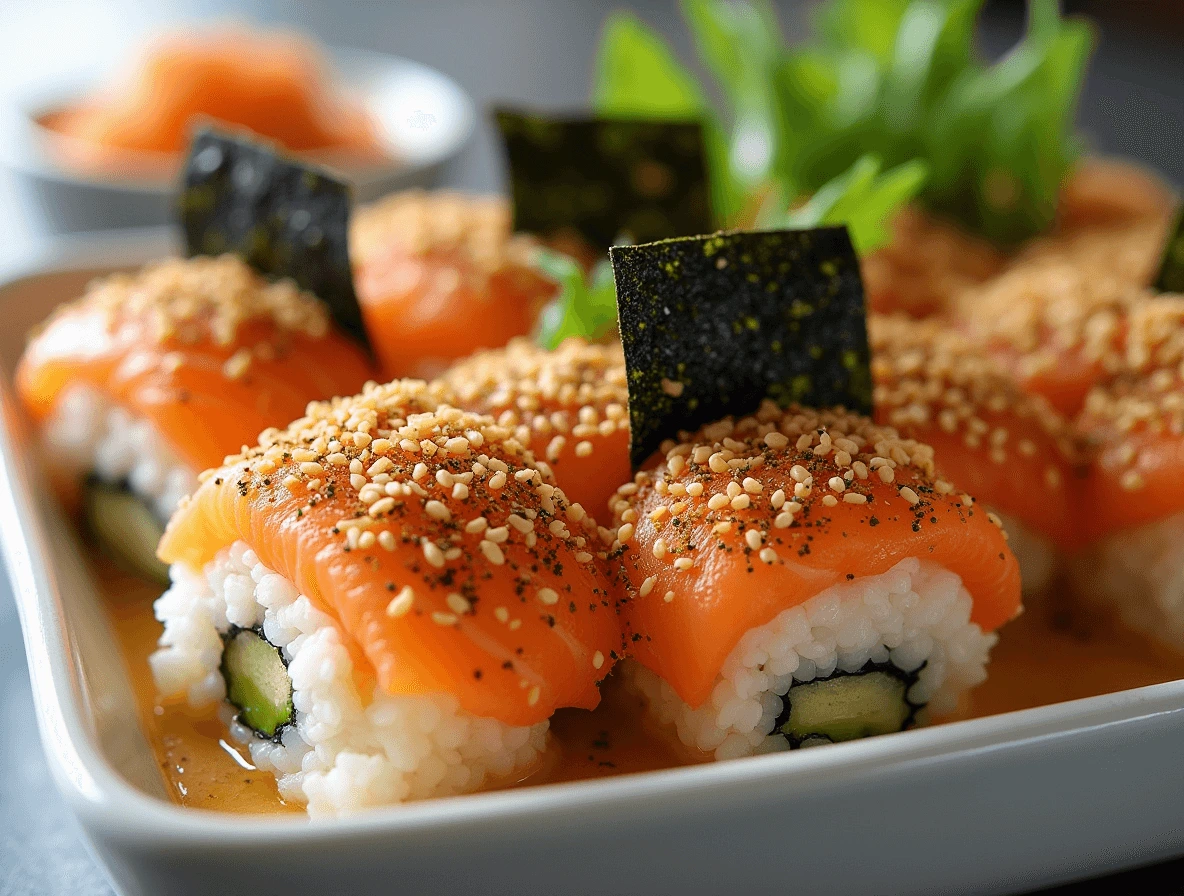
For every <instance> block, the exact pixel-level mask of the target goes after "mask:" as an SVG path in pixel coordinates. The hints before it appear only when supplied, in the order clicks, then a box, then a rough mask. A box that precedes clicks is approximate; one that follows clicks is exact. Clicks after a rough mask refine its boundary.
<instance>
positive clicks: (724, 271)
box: [609, 227, 872, 467]
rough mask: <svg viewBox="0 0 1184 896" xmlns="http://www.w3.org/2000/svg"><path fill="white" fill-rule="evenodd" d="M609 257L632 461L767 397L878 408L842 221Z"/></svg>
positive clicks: (623, 250) (858, 283) (859, 289)
mask: <svg viewBox="0 0 1184 896" xmlns="http://www.w3.org/2000/svg"><path fill="white" fill-rule="evenodd" d="M609 257H610V258H611V259H612V263H613V272H614V275H615V278H616V285H617V314H618V317H619V321H620V328H621V341H622V343H623V344H624V347H625V364H626V367H627V369H628V376H629V422H630V426H631V433H630V447H629V450H630V457H631V459H632V461H633V464H634V466H635V467H636V466H639V465H640V464H641V463H642V462H643V461H644V460H645V459H646V458H647V457H648V456H649V455H650V454H651V453H652V452H653V451H654V450H655V449H656V448H657V447H658V446H659V445H660V444H661V443H662V440H663V439H666V438H674V437H676V436H677V435H678V433H679V432H680V431H682V430H693V429H695V428H697V427H698V426H700V425H702V424H705V423H709V422H711V421H713V420H718V419H719V418H721V417H725V416H728V415H729V414H730V415H734V416H739V415H742V414H747V413H750V412H752V411H754V410H756V409H757V407H758V406H759V405H760V403H761V401H762V400H763V399H765V398H771V399H773V400H774V401H776V402H777V403H778V404H779V405H781V406H782V407H785V406H788V405H789V404H791V403H794V402H797V403H799V404H803V405H811V406H813V407H818V408H823V407H833V406H835V405H843V406H844V407H846V408H848V409H849V410H853V411H857V412H859V413H863V414H870V413H871V409H872V384H871V371H870V367H869V364H870V351H869V349H868V342H867V322H866V318H865V313H864V299H863V281H862V280H861V279H860V274H859V260H858V258H857V257H856V254H855V249H854V248H853V247H852V245H851V240H850V238H849V236H848V234H847V229H846V228H845V227H820V228H816V229H812V230H774V231H755V232H754V231H734V232H729V233H718V234H715V235H713V236H701V237H693V238H686V239H674V240H665V241H662V242H657V243H650V244H648V245H642V246H619V247H613V248H612V249H610V250H609Z"/></svg>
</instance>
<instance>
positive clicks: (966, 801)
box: [0, 231, 1184, 896]
mask: <svg viewBox="0 0 1184 896" xmlns="http://www.w3.org/2000/svg"><path fill="white" fill-rule="evenodd" d="M168 249H169V240H168V236H167V234H165V233H162V232H159V231H158V232H150V233H143V232H141V233H122V234H120V233H113V234H111V235H108V236H104V237H101V238H92V237H88V238H85V239H75V240H70V241H67V242H61V243H53V244H47V245H46V246H44V247H43V249H42V250H41V251H40V252H39V253H38V255H37V257H36V258H35V259H33V260H32V261H31V262H29V263H28V264H27V265H26V266H25V267H24V269H23V272H22V271H16V270H10V271H8V272H6V273H4V272H0V320H3V321H4V324H5V326H4V327H3V329H2V332H0V361H2V363H3V374H2V375H0V404H2V407H0V410H2V412H3V414H2V418H0V422H2V424H3V425H2V428H0V546H2V548H3V553H4V558H5V561H6V564H7V568H8V573H9V576H10V577H11V578H12V584H13V590H14V592H15V594H16V598H17V602H18V604H19V609H20V616H21V624H22V627H23V630H24V637H25V645H26V648H27V652H28V658H29V665H30V670H31V674H32V680H33V692H34V697H35V701H36V707H37V716H38V724H39V726H40V731H41V738H42V742H43V744H44V746H45V750H46V753H47V754H48V756H49V762H50V766H51V768H52V769H53V773H54V776H55V778H56V780H57V783H58V786H59V787H60V788H61V790H62V792H63V794H64V795H65V797H66V799H67V801H68V802H69V804H70V806H71V808H72V809H73V811H74V812H75V813H76V814H77V816H78V819H79V821H80V823H81V825H82V827H83V829H84V831H85V832H86V835H87V837H88V838H89V840H90V843H91V845H92V846H93V848H94V851H95V853H96V854H97V855H98V856H99V858H100V859H101V860H102V861H103V862H104V864H105V865H106V867H107V869H108V871H109V873H110V874H111V877H112V879H113V880H114V881H115V883H116V886H117V887H118V888H119V889H120V890H121V891H122V892H124V893H128V894H140V893H150V894H158V893H166V892H167V893H171V894H182V896H183V894H198V893H220V894H226V896H231V894H244V896H263V894H271V893H275V894H283V896H302V894H318V896H320V894H324V893H326V892H332V893H345V892H365V893H384V892H391V893H395V892H400V893H402V892H406V893H462V892H463V893H469V892H472V893H481V894H502V893H505V894H515V896H524V894H533V893H539V894H555V893H605V894H609V893H612V894H625V893H637V894H647V896H655V894H662V893H671V894H675V893H676V894H680V896H687V894H697V893H702V894H718V893H724V892H728V893H742V892H801V893H809V892H819V891H826V892H833V893H853V892H876V893H897V892H900V893H905V892H908V893H926V892H929V893H950V892H958V893H972V892H978V893H989V892H1000V891H1006V890H1014V889H1021V888H1022V889H1027V888H1031V887H1035V886H1038V885H1042V884H1051V883H1055V882H1058V881H1062V880H1066V879H1069V878H1072V877H1080V876H1085V875H1089V874H1096V873H1100V872H1103V871H1106V870H1111V869H1116V868H1119V867H1123V866H1127V865H1133V864H1136V863H1143V862H1151V861H1155V860H1158V859H1162V858H1166V857H1169V856H1173V855H1177V854H1181V853H1184V762H1181V753H1182V752H1184V750H1182V747H1184V682H1172V683H1169V684H1163V685H1156V686H1153V687H1147V688H1140V689H1137V690H1131V691H1124V692H1122V693H1118V694H1113V695H1109V696H1103V697H1094V698H1090V699H1087V700H1077V701H1074V702H1071V703H1062V704H1058V705H1056V706H1050V707H1044V708H1040V709H1032V710H1025V711H1022V712H1014V713H1008V714H1006V715H1000V716H994V717H991V718H985V719H977V720H973V721H966V722H957V723H953V724H948V725H942V726H938V727H934V728H927V729H920V730H915V731H908V732H904V733H902V734H894V735H889V736H886V737H880V738H875V739H872V740H865V741H860V742H854V743H848V744H839V745H836V746H833V747H827V748H826V749H821V750H808V751H802V752H798V753H784V754H778V755H772V756H764V757H758V758H754V759H747V760H740V761H735V762H727V763H719V764H715V765H706V766H696V767H693V768H684V769H674V770H670V771H663V772H651V773H647V774H643V775H634V776H625V777H620V778H614V779H609V780H603V781H587V782H579V783H572V784H557V785H548V786H543V787H534V788H526V789H521V790H513V791H506V792H500V793H490V794H483V795H477V796H469V797H457V798H452V799H444V800H436V801H430V802H424V803H419V804H414V805H409V806H404V807H397V808H392V809H389V810H383V811H376V812H373V813H371V814H368V815H364V816H361V817H358V818H353V819H348V820H343V821H333V822H323V823H310V822H308V821H305V820H302V819H300V818H298V817H271V816H255V817H246V816H237V815H228V814H219V813H213V812H205V811H201V810H195V809H185V808H181V807H179V806H176V805H174V804H173V803H171V802H169V801H168V799H167V797H166V796H165V790H164V786H163V783H162V781H161V779H160V775H159V772H158V770H157V767H156V763H155V760H154V758H153V755H152V751H151V749H150V747H149V745H148V743H147V741H146V740H145V737H144V735H143V733H142V732H141V730H140V728H139V723H138V721H137V717H136V711H135V707H134V704H133V701H132V698H131V690H130V684H129V682H128V680H127V676H126V672H125V670H124V668H123V664H122V661H121V658H120V654H119V651H118V649H117V648H116V647H115V646H113V645H114V639H113V637H112V635H111V632H110V630H109V628H108V623H107V621H106V619H105V617H104V615H103V612H102V609H101V606H100V604H99V599H98V596H97V594H96V591H95V588H94V584H93V582H91V581H90V580H89V578H88V573H87V572H86V570H85V568H84V566H83V564H82V563H81V562H80V559H79V554H78V551H79V550H80V548H79V545H78V542H77V540H76V539H75V538H74V535H73V533H72V532H71V530H70V527H69V526H68V525H67V524H66V523H65V522H64V521H63V519H62V518H61V516H60V515H59V513H58V512H57V510H56V509H55V507H54V505H53V502H52V500H51V499H50V498H49V497H48V492H47V491H46V489H45V487H44V485H43V484H42V481H41V477H40V474H39V472H38V471H37V470H36V469H35V465H34V463H33V460H32V457H31V452H30V450H29V444H28V441H27V432H26V427H25V425H24V423H23V421H22V418H21V416H20V414H19V412H18V410H17V408H16V406H15V404H14V400H13V395H12V391H11V388H10V385H9V383H10V382H11V374H12V370H13V367H14V365H15V363H16V359H17V357H18V356H19V353H20V351H21V348H22V346H23V344H24V335H23V334H24V333H25V332H26V330H27V329H28V328H29V327H30V326H31V325H33V324H34V323H36V322H37V321H39V320H41V319H43V318H44V317H45V316H46V315H47V314H48V313H49V311H50V309H51V308H52V307H53V305H54V304H55V303H56V302H58V301H61V300H65V299H69V298H72V297H73V296H75V295H77V294H78V292H79V289H80V287H81V285H82V283H84V282H85V280H86V279H87V278H88V276H90V275H93V274H94V273H96V272H98V271H99V270H101V269H109V268H112V267H117V266H126V265H130V264H138V263H140V262H142V261H144V260H146V259H148V258H151V257H154V256H158V255H160V254H163V253H165V252H167V251H168ZM80 271H83V272H85V273H79V272H80ZM1064 674H1066V675H1072V674H1073V670H1072V669H1065V670H1064Z"/></svg>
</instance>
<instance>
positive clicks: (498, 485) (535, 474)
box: [160, 381, 622, 725]
mask: <svg viewBox="0 0 1184 896" xmlns="http://www.w3.org/2000/svg"><path fill="white" fill-rule="evenodd" d="M445 398H447V395H446V394H445V393H443V392H442V391H441V390H440V389H439V388H438V387H433V386H428V385H426V384H425V383H423V382H419V381H395V382H393V383H390V384H388V385H385V386H377V385H372V386H370V387H368V388H367V389H366V391H364V392H363V393H362V394H361V395H358V396H355V397H352V398H348V399H338V400H335V401H334V402H332V403H319V404H316V405H313V406H312V407H310V409H309V415H308V416H307V417H305V418H302V419H300V420H297V421H295V422H294V423H293V424H292V425H291V426H290V427H289V428H288V429H287V430H283V431H280V430H272V431H270V432H268V433H265V434H264V435H263V437H262V439H261V442H260V445H259V447H257V448H255V449H252V450H251V451H249V452H247V454H245V455H244V456H243V457H241V458H237V459H234V458H232V459H228V463H227V465H226V466H223V467H220V468H218V469H216V470H213V471H209V472H208V473H207V474H206V475H205V476H204V481H203V484H202V486H201V488H200V489H199V490H198V492H197V493H196V494H195V495H194V497H193V499H192V500H191V501H189V502H187V503H186V504H185V505H184V506H183V507H182V508H181V509H179V510H178V511H177V513H176V514H175V515H174V517H173V519H172V520H171V521H170V523H169V526H168V529H167V531H166V533H165V536H164V539H163V541H162V542H161V545H160V557H161V559H162V560H164V561H165V562H167V563H185V564H188V565H189V566H191V567H193V568H195V569H200V568H201V567H202V565H203V564H205V563H206V562H208V561H209V560H210V559H211V558H212V557H213V556H214V555H215V554H216V553H217V552H218V550H220V549H221V548H223V547H225V546H226V545H228V544H231V543H233V542H235V541H238V540H241V541H244V542H246V543H247V544H248V545H249V546H250V547H251V549H252V550H254V551H255V552H256V553H257V554H258V555H259V558H260V560H261V561H262V562H263V563H264V564H265V565H266V566H268V567H269V568H271V569H273V570H275V571H277V572H279V573H280V574H282V575H284V576H286V577H287V578H289V579H290V580H291V581H292V582H293V583H294V584H295V585H296V587H297V588H298V589H299V590H300V592H301V593H302V594H304V595H306V596H308V598H309V599H310V600H312V601H313V602H314V604H315V605H316V606H317V607H318V608H319V609H322V610H324V611H325V612H327V613H330V614H331V615H332V616H334V617H335V618H336V619H337V620H338V621H339V622H340V624H341V627H342V629H343V630H344V631H345V632H346V633H347V634H348V635H349V637H350V638H351V639H352V643H353V648H354V650H355V651H356V652H357V653H358V654H360V655H361V656H363V657H364V658H365V661H366V662H365V663H364V664H363V665H364V668H366V669H369V670H372V671H373V674H374V675H375V676H376V677H377V680H378V683H379V684H380V685H381V686H382V687H383V688H384V689H386V690H387V691H388V692H390V693H392V694H418V693H435V692H441V691H443V692H447V693H451V694H454V695H455V696H456V697H457V698H458V699H459V701H460V703H461V705H462V706H463V707H464V708H465V709H466V710H468V711H469V712H472V713H473V714H475V715H478V716H486V717H492V718H496V719H499V720H500V721H502V722H505V723H506V724H510V725H530V724H534V723H536V722H539V721H542V720H544V719H546V718H549V717H550V715H551V714H552V713H553V712H554V711H555V710H556V709H558V708H559V707H563V706H576V707H582V708H587V709H590V708H592V707H594V706H596V704H597V702H598V701H599V691H598V684H599V682H600V681H601V679H603V678H604V676H606V675H607V674H608V672H609V670H610V669H611V668H612V666H613V663H614V661H615V660H616V658H618V657H619V656H620V654H621V648H622V639H621V633H620V622H619V619H618V610H619V606H618V603H617V600H616V599H615V598H614V597H613V596H612V595H611V594H610V589H609V580H608V577H607V576H606V574H605V572H604V569H603V566H602V564H603V560H602V557H601V556H598V552H599V553H603V546H602V545H600V543H599V540H598V539H597V537H596V534H595V527H594V524H593V523H592V521H591V520H590V518H588V517H586V516H585V515H584V514H583V513H582V512H581V511H580V510H579V509H578V508H575V507H573V506H572V505H569V504H568V502H567V499H566V498H565V497H564V495H563V493H562V491H561V490H560V489H558V488H556V487H555V485H554V484H553V483H552V482H551V480H550V477H549V476H547V475H545V474H544V473H543V472H541V471H540V469H539V468H538V467H537V466H536V465H535V464H534V463H533V460H532V457H531V455H530V453H529V451H528V450H527V449H525V448H524V447H523V446H522V445H520V444H519V443H518V442H517V440H515V439H514V438H513V435H512V433H511V432H510V431H509V430H507V429H505V428H504V427H499V426H497V425H496V424H495V423H494V422H493V421H492V420H491V419H490V418H488V417H483V416H478V415H475V414H471V413H467V412H462V411H460V410H457V409H456V408H453V407H449V406H447V405H441V403H440V402H441V401H442V400H443V399H445Z"/></svg>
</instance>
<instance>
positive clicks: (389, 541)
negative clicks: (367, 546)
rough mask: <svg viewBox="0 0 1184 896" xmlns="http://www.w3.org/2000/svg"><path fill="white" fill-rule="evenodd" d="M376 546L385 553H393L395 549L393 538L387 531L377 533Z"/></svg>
mask: <svg viewBox="0 0 1184 896" xmlns="http://www.w3.org/2000/svg"><path fill="white" fill-rule="evenodd" d="M378 546H379V547H381V548H382V549H383V550H385V551H393V550H394V549H395V536H394V534H393V533H392V532H391V531H390V530H389V529H384V530H383V531H381V532H379V533H378Z"/></svg>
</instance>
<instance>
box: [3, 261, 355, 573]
mask: <svg viewBox="0 0 1184 896" xmlns="http://www.w3.org/2000/svg"><path fill="white" fill-rule="evenodd" d="M371 376H372V369H371V367H370V364H369V362H368V360H367V359H366V357H365V355H364V353H363V352H362V351H361V350H360V349H359V348H358V347H357V346H356V345H355V344H354V343H353V342H351V341H350V340H349V339H347V338H346V337H345V336H343V335H341V334H340V333H339V332H337V331H336V330H335V329H334V327H333V326H332V325H331V323H330V318H329V313H328V311H327V310H326V308H325V306H324V305H323V304H322V303H321V302H320V301H319V300H317V299H316V298H315V297H314V296H312V295H311V294H308V293H305V292H301V291H300V290H298V289H297V288H296V287H295V286H294V285H293V284H292V283H291V282H290V281H280V282H277V283H269V282H267V281H266V280H264V279H263V278H262V277H260V276H259V275H257V274H256V273H254V272H253V271H252V270H251V268H249V267H248V266H247V265H246V264H245V263H243V262H242V261H240V260H238V259H237V258H235V257H233V256H230V255H224V256H220V257H197V258H192V259H188V260H182V259H167V260H164V261H160V262H156V263H154V264H151V265H148V266H147V267H145V268H143V269H142V270H140V271H138V272H136V273H131V274H115V275H112V276H110V277H107V278H105V279H102V280H98V281H96V282H94V283H92V284H91V285H90V286H89V287H88V288H87V290H86V293H85V295H83V296H82V298H80V299H78V300H77V301H75V302H72V303H69V304H67V305H64V306H62V307H61V308H59V309H58V310H57V311H56V312H55V313H54V315H53V316H52V317H51V318H50V319H49V320H48V321H46V322H45V323H44V324H43V325H42V326H41V328H40V329H39V330H38V331H37V332H36V333H35V334H34V335H33V337H32V338H31V339H30V342H29V344H28V347H27V349H26V351H25V353H24V356H23V357H22V358H21V361H20V364H19V366H18V368H17V373H16V385H17V389H18V391H19V394H20V397H21V399H22V400H23V403H24V406H25V408H26V409H27V410H28V412H29V414H30V416H31V417H32V418H33V420H34V421H35V423H36V425H37V428H38V431H39V433H40V438H41V441H42V443H43V446H44V452H45V456H46V458H47V461H48V464H47V467H48V468H49V469H50V470H51V471H52V472H53V474H54V475H55V477H56V478H57V479H58V480H59V481H58V483H57V484H58V485H59V486H61V487H62V488H63V489H65V490H67V491H69V490H70V489H72V488H75V487H76V484H77V483H78V482H80V481H83V480H86V481H87V482H88V483H89V487H88V488H87V489H86V494H85V508H86V514H87V517H88V519H89V521H90V523H91V525H92V528H93V530H94V531H95V533H96V534H97V535H98V536H99V537H100V540H101V541H103V542H104V543H105V544H106V545H107V547H109V548H111V549H112V550H113V551H114V552H115V553H116V554H117V556H118V557H120V558H121V559H122V560H124V561H126V562H127V563H128V564H130V565H132V566H134V567H135V568H136V569H137V570H139V571H142V572H149V573H151V574H154V575H156V576H157V577H159V576H160V574H161V572H162V570H161V568H160V566H159V564H157V563H156V561H155V558H154V555H155V550H156V542H157V541H158V540H159V537H160V532H161V529H162V528H163V520H166V519H168V517H169V515H170V514H171V513H172V512H173V510H174V509H175V508H176V506H177V504H178V502H179V501H180V499H181V497H182V496H184V495H186V494H188V493H190V492H191V491H193V489H194V488H196V486H197V474H198V473H199V472H200V471H201V470H204V469H206V468H207V467H211V466H214V465H216V464H218V463H221V461H222V458H223V457H225V456H226V455H227V454H229V453H233V452H236V451H238V450H239V449H240V448H241V447H242V446H243V445H246V444H249V443H253V442H254V441H255V439H256V437H257V436H258V435H259V433H260V432H261V431H262V430H263V429H265V428H267V427H269V426H274V425H276V424H279V423H283V422H286V421H288V420H291V419H292V418H293V417H297V416H299V415H300V414H302V413H303V412H304V408H305V406H306V405H307V404H308V402H309V401H310V400H312V399H317V398H328V397H330V396H332V395H336V394H341V393H349V392H353V391H356V390H357V389H358V388H360V387H361V385H362V384H363V383H364V382H365V381H366V380H367V379H369V378H370V377H371Z"/></svg>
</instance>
